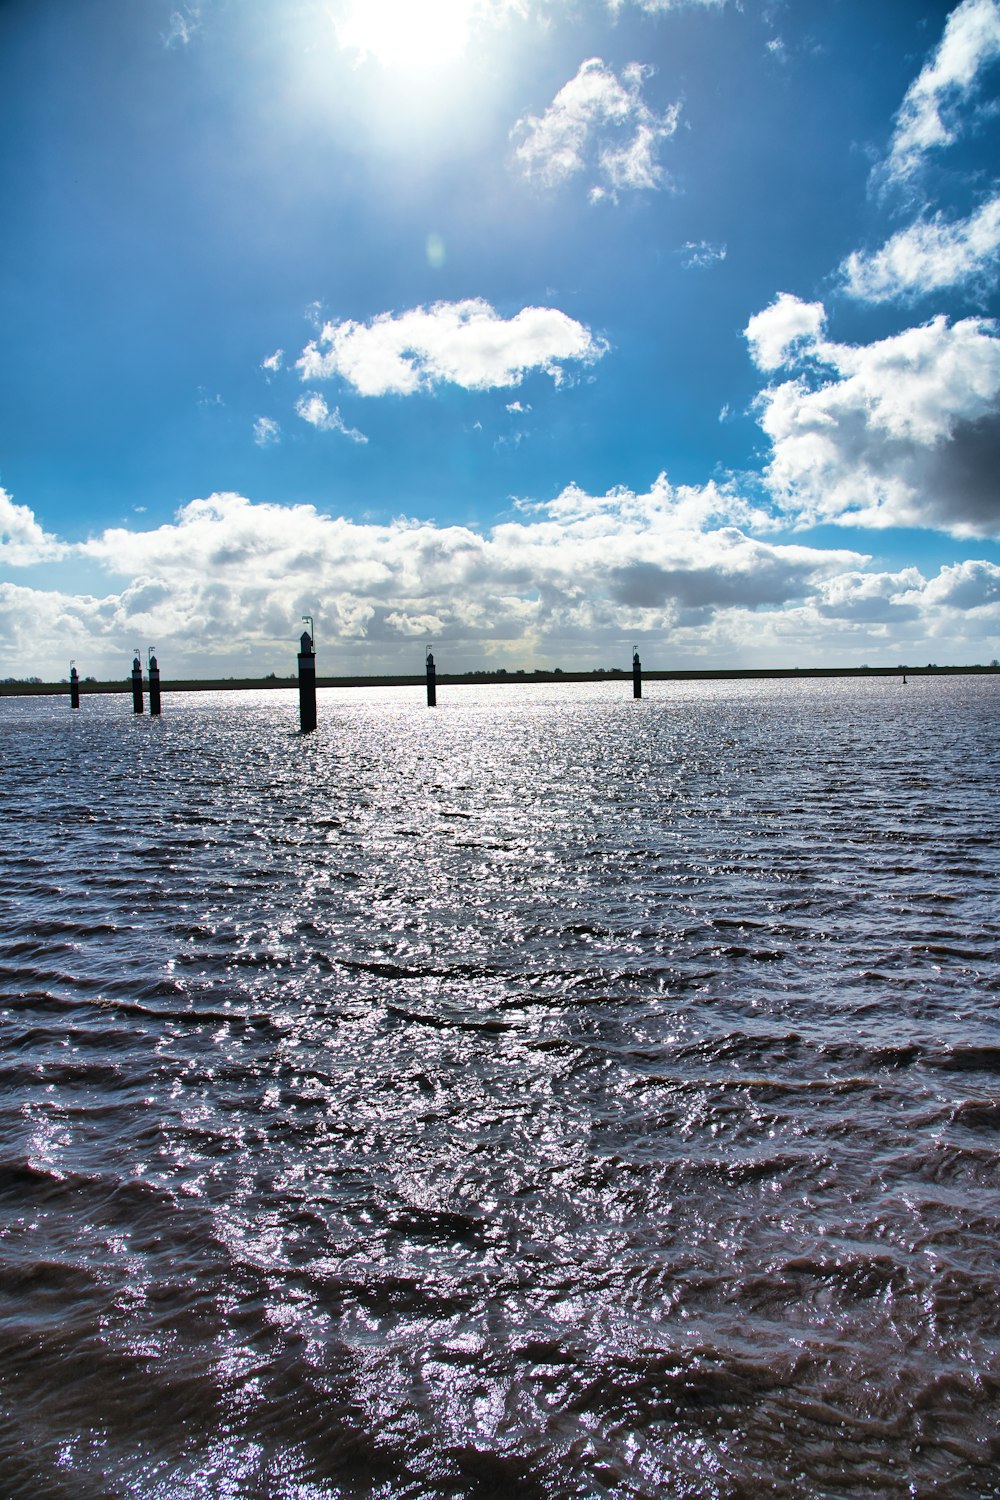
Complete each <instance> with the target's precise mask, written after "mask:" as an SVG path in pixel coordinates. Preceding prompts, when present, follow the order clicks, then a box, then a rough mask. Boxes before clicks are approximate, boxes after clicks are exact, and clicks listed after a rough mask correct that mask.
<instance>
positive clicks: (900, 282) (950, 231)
mask: <svg viewBox="0 0 1000 1500" xmlns="http://www.w3.org/2000/svg"><path fill="white" fill-rule="evenodd" d="M998 248H1000V197H995V198H991V199H990V200H989V201H988V202H986V203H984V204H983V205H982V207H981V208H979V209H977V211H976V212H975V213H974V214H971V215H970V216H969V217H968V218H967V219H959V220H955V221H953V222H952V223H947V222H945V221H944V220H943V219H942V218H941V216H940V215H937V216H936V217H935V218H933V219H927V220H923V221H921V222H919V223H916V224H911V225H910V226H909V228H907V229H903V230H900V232H899V233H898V234H894V235H893V237H892V239H890V240H888V241H887V242H886V243H885V244H884V245H883V246H882V248H881V249H880V250H876V251H875V252H874V253H873V254H872V255H863V254H861V253H860V252H858V251H855V252H854V253H853V254H851V255H849V256H848V257H847V259H846V261H845V262H844V264H843V266H842V268H841V270H842V274H843V277H844V289H845V291H847V292H848V293H849V294H850V296H852V297H858V298H861V299H863V300H864V301H866V302H889V301H895V300H897V299H904V300H905V299H907V298H915V297H922V296H926V295H927V293H928V292H936V291H940V290H941V289H942V288H944V287H951V286H961V285H963V284H964V283H966V282H970V281H975V280H982V279H984V278H985V277H986V275H987V273H988V272H990V271H992V272H993V273H994V275H995V273H996V262H997V250H998Z"/></svg>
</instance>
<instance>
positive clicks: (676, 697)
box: [0, 678, 1000, 1500]
mask: <svg viewBox="0 0 1000 1500" xmlns="http://www.w3.org/2000/svg"><path fill="white" fill-rule="evenodd" d="M998 686H1000V685H998V682H997V680H996V679H991V678H948V679H939V678H921V679H916V680H911V681H910V683H909V684H907V685H905V686H904V685H903V683H902V682H901V681H900V680H899V679H882V678H879V679H869V680H859V679H840V680H830V681H813V680H806V681H801V682H796V681H781V682H770V681H761V682H737V683H725V682H714V683H684V684H679V683H653V684H648V685H647V688H646V697H645V698H644V699H643V701H642V702H639V703H634V702H632V700H631V698H630V697H629V696H628V694H629V692H630V686H629V684H628V682H627V681H621V682H613V683H605V684H600V685H595V684H574V685H570V684H566V685H554V686H540V685H532V686H521V687H517V688H488V687H483V688H469V687H465V688H447V689H442V690H441V691H440V693H439V701H440V706H439V708H438V709H437V710H435V711H433V712H431V711H428V710H427V709H426V708H425V707H424V706H423V698H422V692H421V691H420V690H419V689H405V690H404V689H400V690H380V691H361V690H358V691H354V692H350V691H327V692H321V693H320V695H319V712H320V727H319V730H318V732H317V733H316V734H314V735H311V736H300V735H298V734H297V733H295V732H294V731H295V729H296V725H297V700H296V697H295V695H294V694H293V693H290V692H285V691H274V692H268V693H220V694H208V693H206V694H188V695H175V696H166V697H165V698H164V715H163V718H162V719H161V720H159V721H153V720H150V719H149V718H148V716H147V717H143V718H133V717H132V715H131V712H130V708H131V701H130V699H129V698H128V697H127V696H124V695H123V696H121V697H114V698H85V699H84V702H83V706H82V708H81V709H80V710H79V712H76V713H73V712H71V711H70V709H69V707H68V703H67V701H66V700H55V699H47V700H40V699H34V700H26V699H2V700H0V778H2V780H0V807H2V827H3V841H2V851H0V1024H2V1037H3V1047H2V1052H0V1396H2V1403H0V1405H2V1419H0V1494H2V1495H3V1496H4V1497H5V1500H111V1497H115V1500H117V1497H122V1500H124V1497H129V1500H195V1497H202V1496H210V1497H220V1500H222V1497H225V1500H333V1497H338V1500H339V1497H343V1500H360V1497H381V1500H404V1497H406V1500H417V1497H426V1500H431V1497H459V1496H462V1497H469V1500H474V1497H475V1500H484V1497H487V1496H497V1497H508V1496H509V1497H538V1500H549V1497H551V1500H570V1497H580V1500H591V1497H614V1500H619V1497H620V1500H625V1497H661V1496H663V1497H678V1500H680V1497H691V1500H736V1497H747V1500H754V1497H758V1496H765V1497H766V1496H775V1497H783V1500H804V1497H814V1496H815V1497H837V1500H842V1497H855V1496H858V1497H860V1496H866V1497H872V1496H877V1497H890V1500H896V1497H904V1496H916V1497H925V1496H927V1497H930V1496H934V1497H942V1500H966V1497H976V1496H989V1497H995V1496H1000V1479H998V1473H1000V1435H998V1427H997V1412H998V1408H1000V1358H998V1356H1000V1346H998V1336H1000V1295H998V1293H1000V1266H998V1246H1000V1191H998V1189H1000V1170H998V1160H997V1146H998V1141H1000V1031H998V1025H997V1001H998V996H1000V956H998V953H1000V942H998V931H1000V922H998V915H997V874H998V866H1000V855H998V848H997V841H996V837H995V835H996V806H997V804H996V793H997V784H998V777H997V771H998V760H1000V753H998V741H997V734H996V707H997V694H998Z"/></svg>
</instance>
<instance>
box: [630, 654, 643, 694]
mask: <svg viewBox="0 0 1000 1500" xmlns="http://www.w3.org/2000/svg"><path fill="white" fill-rule="evenodd" d="M632 697H633V698H641V697H642V662H641V661H640V660H639V648H638V646H636V648H635V650H634V651H633V652H632Z"/></svg>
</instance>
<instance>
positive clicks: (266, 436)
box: [253, 417, 281, 448]
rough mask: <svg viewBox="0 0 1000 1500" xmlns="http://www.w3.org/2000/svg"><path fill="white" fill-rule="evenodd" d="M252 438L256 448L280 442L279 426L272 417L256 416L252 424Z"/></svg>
mask: <svg viewBox="0 0 1000 1500" xmlns="http://www.w3.org/2000/svg"><path fill="white" fill-rule="evenodd" d="M253 440H254V442H255V443H256V444H257V446H258V448H268V447H270V445H271V444H272V443H280V441H281V428H280V427H279V426H278V424H277V422H276V421H275V420H274V418H273V417H257V418H256V420H255V421H254V424H253Z"/></svg>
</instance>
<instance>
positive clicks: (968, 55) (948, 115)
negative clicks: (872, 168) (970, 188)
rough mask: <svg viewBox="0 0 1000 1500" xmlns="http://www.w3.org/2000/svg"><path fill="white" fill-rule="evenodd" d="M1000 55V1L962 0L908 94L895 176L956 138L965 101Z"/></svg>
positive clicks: (894, 155)
mask: <svg viewBox="0 0 1000 1500" xmlns="http://www.w3.org/2000/svg"><path fill="white" fill-rule="evenodd" d="M998 57H1000V4H998V3H997V0H961V4H959V5H957V6H956V7H955V9H954V10H953V11H952V13H951V15H950V16H949V17H948V20H947V22H946V24H945V28H944V34H943V36H942V38H941V41H940V42H939V44H938V46H937V48H936V49H935V51H934V54H933V56H932V57H931V58H930V59H929V60H928V62H927V63H925V65H924V67H923V68H922V70H921V72H920V74H919V76H918V77H917V78H916V79H914V81H913V83H912V84H911V85H910V87H909V89H908V90H907V92H906V96H905V98H904V99H903V103H902V106H901V108H900V110H899V114H898V115H897V117H896V129H895V132H894V134H893V138H892V144H891V147H890V150H889V158H888V162H887V169H888V172H889V176H890V177H891V178H896V179H905V178H907V177H909V176H911V175H912V174H913V172H915V171H916V170H917V168H918V167H919V166H920V165H921V164H922V162H923V160H924V157H925V156H926V155H927V153H928V152H929V151H932V150H936V149H938V148H940V147H944V146H949V145H951V143H952V142H953V141H954V140H955V139H956V137H957V135H958V133H959V129H960V124H959V118H958V112H959V110H960V107H961V106H962V105H963V104H965V103H967V102H968V100H969V99H970V98H971V97H972V95H973V93H974V91H975V88H976V84H977V82H978V80H979V77H980V74H981V73H982V72H983V71H984V70H985V69H986V68H987V67H988V65H989V64H990V63H992V62H994V61H995V60H996V59H997V58H998Z"/></svg>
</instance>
